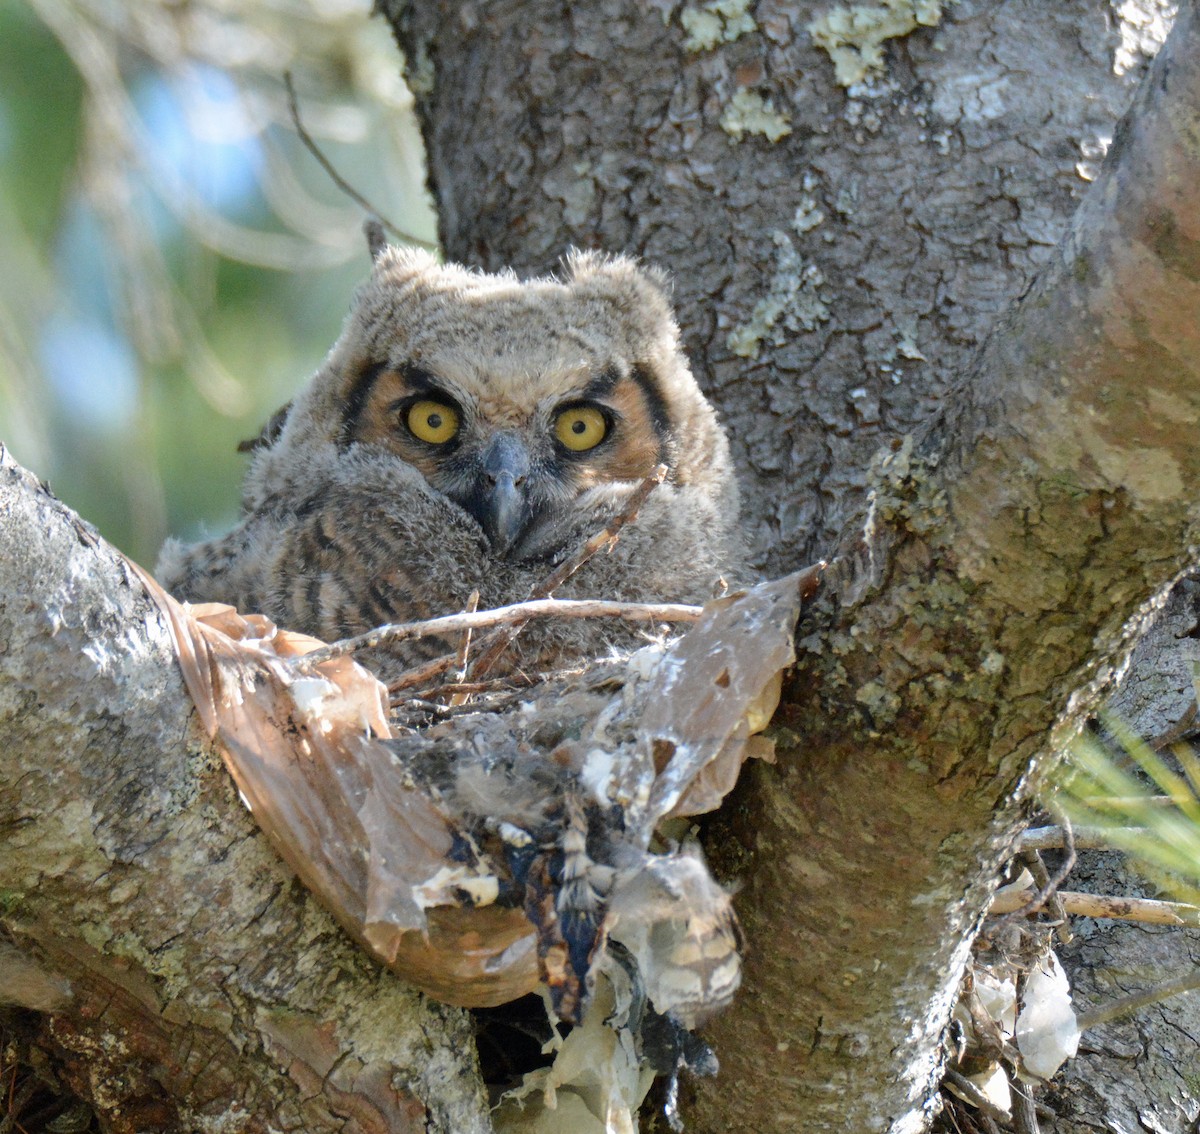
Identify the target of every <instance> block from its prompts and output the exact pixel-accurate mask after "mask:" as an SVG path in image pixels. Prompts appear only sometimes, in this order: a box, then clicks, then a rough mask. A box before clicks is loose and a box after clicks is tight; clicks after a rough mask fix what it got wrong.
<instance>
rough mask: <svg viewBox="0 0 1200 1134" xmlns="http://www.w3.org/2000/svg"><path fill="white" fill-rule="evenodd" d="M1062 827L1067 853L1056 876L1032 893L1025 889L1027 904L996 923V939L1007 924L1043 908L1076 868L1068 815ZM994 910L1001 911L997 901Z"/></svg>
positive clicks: (1064, 818)
mask: <svg viewBox="0 0 1200 1134" xmlns="http://www.w3.org/2000/svg"><path fill="white" fill-rule="evenodd" d="M1062 828H1063V835H1064V836H1065V842H1066V847H1065V848H1064V849H1065V852H1066V853H1065V854H1064V855H1063V860H1062V863H1061V865H1060V866H1059V868H1058V869H1057V870H1056V871H1055V872H1054V877H1053V878H1046V879H1045V881H1044V882H1042V883H1040V884H1039V886H1038V888H1037V890H1036V891H1034V892H1033V893H1032V894H1030V892H1029V891H1028V890H1025V891H1023V893H1024V894H1025V895H1026V896H1027V900H1026V902H1025V904H1024V905H1020V906H1016V907H1015V908H1014V909H1012V911H1011V912H1010V913H1009V914H1008V916H1007V917H1006V918H1004V919H1002V920H1001V921H1000V923H999V924H998V925H996V926H995V927H994V928H993V929H991V930H990V935H991V936H992V938H993V939H995V937H996V936H997V935H998V934H999V933H1000V932H1001V931H1003V930H1004V928H1005V927H1006V926H1008V925H1009V924H1010V923H1012V922H1014V921H1016V920H1017V919H1018V918H1022V917H1027V916H1028V915H1029V914H1031V913H1034V912H1035V911H1037V910H1040V909H1041V908H1042V906H1044V905H1045V904H1046V901H1047V899H1049V898H1050V897H1051V896H1053V894H1054V893H1055V891H1056V890H1057V889H1058V887H1059V884H1060V883H1061V882H1062V880H1063V879H1064V878H1066V876H1067V875H1068V874H1070V873H1071V871H1072V870H1073V869H1074V867H1075V840H1074V838H1073V836H1072V832H1071V823H1070V821H1069V820H1068V819H1067V818H1066V816H1063V820H1062ZM1033 853H1036V852H1033ZM1043 869H1044V868H1043ZM992 910H993V911H994V912H997V913H998V912H1000V911H998V910H996V906H995V902H993V903H992ZM1058 916H1059V917H1061V916H1062V914H1061V913H1060V914H1058Z"/></svg>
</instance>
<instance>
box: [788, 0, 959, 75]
mask: <svg viewBox="0 0 1200 1134" xmlns="http://www.w3.org/2000/svg"><path fill="white" fill-rule="evenodd" d="M941 20H942V0H878V2H877V3H874V4H839V5H838V6H837V7H836V8H830V9H829V11H828V12H825V13H824V14H823V15H820V16H818V17H817V18H816V19H815V20H813V21H812V22H811V23H810V24H809V25H808V31H809V34H810V35H811V36H812V37H813V42H814V43H815V44H816V45H817V46H818V47H820V48H821V49H822V50H824V51H826V52H828V54H829V58H830V59H832V60H833V66H834V69H835V71H836V73H837V81H838V82H839V83H841V85H842V86H844V87H849V86H853V85H854V84H855V83H861V82H862V81H863V80H864V79H866V78H867V76H868V74H870V73H871V72H881V71H882V70H883V44H884V42H885V41H886V40H889V39H896V38H897V37H899V36H903V35H908V34H909V32H911V31H914V30H915V29H917V28H919V27H927V28H931V27H936V26H937V25H938V24H939V23H941Z"/></svg>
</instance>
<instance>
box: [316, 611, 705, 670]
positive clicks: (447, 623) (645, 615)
mask: <svg viewBox="0 0 1200 1134" xmlns="http://www.w3.org/2000/svg"><path fill="white" fill-rule="evenodd" d="M703 610H704V608H703V607H702V606H688V605H686V604H684V603H679V602H609V601H607V600H605V599H534V600H532V601H530V602H516V603H513V604H512V605H511V606H501V607H497V608H496V609H495V610H476V611H473V612H467V611H463V612H461V613H459V614H444V615H442V617H441V618H429V619H426V620H425V621H424V622H395V623H389V624H388V625H386V626H377V627H376V628H375V629H374V630H369V631H368V632H367V633H365V634H359V635H358V636H357V637H354V638H343V639H342V640H341V641H340V642H333V643H332V644H330V645H328V646H322V647H321V648H320V649H318V650H313V651H312V653H308V654H305V655H304V656H303V657H300V658H297V659H296V662H295V664H296V665H297V666H299V667H301V668H303V669H310V668H311V667H312V666H314V665H320V664H321V663H322V662H326V661H329V660H330V659H331V658H340V657H342V656H343V655H345V654H352V653H355V652H357V651H358V650H372V649H375V648H376V647H378V646H389V645H392V644H394V643H396V642H406V641H409V640H411V639H413V638H430V637H440V636H442V635H444V634H456V633H459V632H460V631H463V630H479V629H481V628H484V627H491V626H510V625H512V624H513V623H521V624H524V623H526V622H528V621H529V620H530V619H531V618H619V619H622V620H623V621H626V622H695V621H696V619H698V618H699V617H700V615H701V613H702V612H703ZM441 660H442V659H440V658H439V659H438V661H439V662H440V661H441ZM457 660H458V655H457V654H451V655H449V661H448V663H447V664H446V666H445V668H446V669H450V668H451V667H452V666H453V665H454V664H455V662H456V661H457Z"/></svg>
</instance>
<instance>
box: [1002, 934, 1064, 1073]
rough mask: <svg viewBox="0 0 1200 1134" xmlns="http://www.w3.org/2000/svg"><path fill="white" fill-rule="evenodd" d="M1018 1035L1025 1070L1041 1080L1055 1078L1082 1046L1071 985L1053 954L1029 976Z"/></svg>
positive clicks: (1019, 1017) (1024, 992)
mask: <svg viewBox="0 0 1200 1134" xmlns="http://www.w3.org/2000/svg"><path fill="white" fill-rule="evenodd" d="M1016 1034H1017V1048H1018V1049H1019V1050H1020V1052H1021V1063H1022V1067H1023V1070H1024V1071H1025V1072H1026V1073H1027V1074H1029V1075H1032V1076H1035V1077H1037V1078H1038V1079H1049V1078H1051V1076H1053V1075H1054V1073H1055V1072H1056V1071H1057V1070H1058V1069H1059V1068H1060V1067H1061V1066H1062V1065H1063V1064H1064V1063H1065V1062H1066V1061H1067V1060H1068V1059H1070V1058H1071V1057H1072V1056H1073V1055H1074V1054H1075V1052H1076V1050H1077V1049H1078V1047H1079V1024H1078V1022H1077V1021H1076V1019H1075V1013H1074V1011H1073V1010H1072V1009H1071V986H1070V984H1069V983H1068V982H1067V974H1066V973H1065V972H1063V968H1062V965H1060V964H1059V963H1058V958H1057V957H1056V956H1055V955H1054V954H1053V953H1048V954H1047V955H1046V956H1045V958H1043V960H1042V962H1041V963H1040V964H1039V965H1038V967H1037V968H1035V969H1034V970H1033V971H1032V972H1031V973H1030V974H1029V976H1028V977H1026V978H1025V988H1024V991H1023V994H1022V998H1021V1011H1020V1013H1019V1014H1018V1015H1017V1028H1016Z"/></svg>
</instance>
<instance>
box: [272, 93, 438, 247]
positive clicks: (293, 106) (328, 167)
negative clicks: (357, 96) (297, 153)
mask: <svg viewBox="0 0 1200 1134" xmlns="http://www.w3.org/2000/svg"><path fill="white" fill-rule="evenodd" d="M283 85H284V86H285V87H286V88H287V100H288V113H289V114H291V116H292V125H293V126H294V127H295V130H296V134H297V136H298V137H299V138H300V141H301V142H303V143H304V148H305V149H306V150H308V152H309V153H310V154H312V156H313V157H315V158H316V159H317V161H318V162H319V163H320V166H321V168H322V169H323V170H324V171H325V172H326V173H327V174H329V176H330V178H331V179H332V181H333V183H334V184H335V185H336V186H337V187H338V188H339V189H340V190H341V191H342V192H343V193H345V194H346V196H347V197H349V198H350V200H352V201H353V202H354V203H355V204H356V205H358V206H359V207H361V208H363V209H365V210H366V211H367V212H368V213H369V214H370V215H371V216H372V217H373V218H375V219H376V220H378V221H379V223H381V224H382V225H384V226H385V227H386V228H389V229H391V231H392V232H393V233H394V234H395V235H396V236H397V237H398V238H399V239H400V240H402V241H404V243H405V244H416V245H419V246H420V247H422V248H428V249H429V250H430V251H431V252H436V251H437V245H436V244H431V243H430V242H429V241H428V240H422V239H421V238H420V237H419V236H413V234H412V233H411V232H405V231H404V230H403V229H402V228H399V227H398V226H396V225H394V224H393V223H392V222H391V221H390V220H388V219H387V217H385V216H384V215H383V214H382V213H381V212H380V211H379V210H378V209H377V208H376V207H375V206H374V205H372V204H371V202H370V201H368V200H367V199H366V197H364V196H363V195H362V194H361V193H360V192H359V191H358V190H357V189H355V188H354V186H353V185H351V184H350V183H349V182H348V181H347V180H346V179H345V178H344V177H343V176H342V175H341V174H340V173H338V171H337V169H336V168H335V167H334V164H333V162H331V161H330V160H329V159H328V158H327V157H326V156H325V153H324V151H323V150H322V149H321V147H320V146H318V145H317V143H316V140H315V139H314V138H313V136H312V135H311V134H310V133H309V132H308V130H307V129H306V128H305V126H304V123H303V122H302V121H301V120H300V101H299V99H298V98H297V97H296V84H295V83H294V82H293V81H292V73H291V71H284V73H283ZM368 239H370V234H369V233H368ZM375 253H376V249H374V248H372V249H371V254H372V256H374V255H375Z"/></svg>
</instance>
